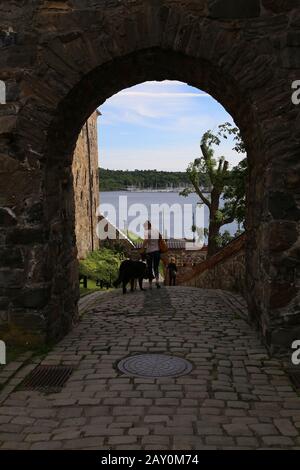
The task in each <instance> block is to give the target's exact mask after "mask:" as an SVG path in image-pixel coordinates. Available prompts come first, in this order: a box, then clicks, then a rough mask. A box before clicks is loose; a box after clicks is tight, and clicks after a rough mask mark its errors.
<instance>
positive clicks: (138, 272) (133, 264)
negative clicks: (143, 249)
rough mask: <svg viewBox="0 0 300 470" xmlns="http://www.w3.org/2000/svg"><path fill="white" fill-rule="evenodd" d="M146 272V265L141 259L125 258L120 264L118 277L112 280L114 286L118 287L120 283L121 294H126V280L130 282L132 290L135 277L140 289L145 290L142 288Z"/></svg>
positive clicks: (132, 289)
mask: <svg viewBox="0 0 300 470" xmlns="http://www.w3.org/2000/svg"><path fill="white" fill-rule="evenodd" d="M146 273H147V266H146V265H145V263H143V262H142V261H132V260H125V261H123V263H122V264H121V266H120V270H119V277H118V279H117V280H116V281H115V282H114V286H115V287H118V286H119V285H120V284H121V283H122V286H123V294H126V292H127V289H126V286H127V284H128V282H130V285H131V292H133V291H134V284H135V279H138V281H139V286H140V289H141V290H145V289H143V279H144V278H145V276H146Z"/></svg>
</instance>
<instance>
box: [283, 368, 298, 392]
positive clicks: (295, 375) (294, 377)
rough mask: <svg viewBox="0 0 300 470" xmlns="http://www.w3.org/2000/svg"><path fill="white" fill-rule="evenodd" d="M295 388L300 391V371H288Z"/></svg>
mask: <svg viewBox="0 0 300 470" xmlns="http://www.w3.org/2000/svg"><path fill="white" fill-rule="evenodd" d="M286 372H287V374H288V376H289V378H290V381H291V382H292V384H293V385H294V387H295V388H296V389H298V390H300V370H299V369H297V370H296V369H289V370H287V371H286Z"/></svg>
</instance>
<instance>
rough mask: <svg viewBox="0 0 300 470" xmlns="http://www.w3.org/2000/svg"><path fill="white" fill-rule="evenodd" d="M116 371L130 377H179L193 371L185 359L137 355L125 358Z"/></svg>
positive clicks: (156, 355)
mask: <svg viewBox="0 0 300 470" xmlns="http://www.w3.org/2000/svg"><path fill="white" fill-rule="evenodd" d="M118 369H119V370H120V371H121V372H123V373H124V374H126V375H129V376H131V377H151V378H160V377H179V376H181V375H186V374H189V373H190V372H191V370H192V369H193V366H192V364H191V363H190V362H189V361H187V360H186V359H182V358H181V357H175V356H165V355H163V354H139V355H136V356H130V357H126V358H125V359H122V360H121V361H120V362H119V364H118Z"/></svg>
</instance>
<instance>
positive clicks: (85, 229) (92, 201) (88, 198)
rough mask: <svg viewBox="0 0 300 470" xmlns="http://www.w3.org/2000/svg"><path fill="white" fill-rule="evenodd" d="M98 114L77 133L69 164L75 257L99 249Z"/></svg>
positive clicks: (81, 256)
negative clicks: (71, 173) (70, 170)
mask: <svg viewBox="0 0 300 470" xmlns="http://www.w3.org/2000/svg"><path fill="white" fill-rule="evenodd" d="M98 115H99V113H98V111H96V112H95V113H93V114H92V116H91V117H90V118H89V120H88V121H87V122H86V123H85V124H84V126H83V128H82V129H81V132H80V134H79V137H78V140H77V144H76V148H75V152H74V157H73V164H72V172H73V181H74V201H75V234H76V245H77V251H78V258H79V259H84V258H85V257H86V255H87V254H88V253H89V252H90V251H93V250H95V249H97V248H99V240H98V238H97V234H96V228H97V216H96V211H97V208H98V205H99V172H98V167H99V164H98V141H97V118H98Z"/></svg>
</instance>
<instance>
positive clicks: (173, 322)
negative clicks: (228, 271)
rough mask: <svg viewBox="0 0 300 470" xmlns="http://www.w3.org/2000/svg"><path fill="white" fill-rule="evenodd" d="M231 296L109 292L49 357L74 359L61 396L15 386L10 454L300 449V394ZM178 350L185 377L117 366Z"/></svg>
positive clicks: (6, 440) (9, 402) (3, 416)
mask: <svg viewBox="0 0 300 470" xmlns="http://www.w3.org/2000/svg"><path fill="white" fill-rule="evenodd" d="M228 299H229V297H228V296H227V295H225V294H223V293H222V292H221V291H208V290H200V289H193V288H183V287H178V288H163V289H161V290H156V289H155V290H153V291H152V292H150V291H146V292H145V293H142V292H135V293H133V294H128V295H127V296H123V295H122V294H121V293H119V292H117V293H108V294H106V295H103V296H102V297H101V299H99V303H98V304H96V305H94V306H93V307H91V310H90V311H89V312H88V313H86V314H85V316H84V318H83V320H82V321H81V322H80V324H79V325H78V326H77V327H76V328H75V329H74V330H73V332H71V333H70V334H69V335H68V336H67V337H66V338H65V339H64V340H63V341H61V342H60V343H59V344H58V345H57V346H56V347H55V348H54V349H53V351H52V352H51V353H49V354H48V355H47V357H46V359H45V360H44V361H43V364H53V365H57V364H65V365H73V366H75V371H74V372H73V374H72V375H71V377H70V378H69V380H68V382H67V384H66V385H65V387H64V388H63V390H62V391H61V392H60V393H56V394H49V395H43V394H41V393H39V392H32V391H30V392H28V391H21V390H17V391H14V392H13V393H11V394H10V396H9V397H8V398H7V399H6V401H5V402H4V403H2V405H1V407H0V448H1V449H164V450H171V449H176V450H179V449H181V450H182V449H225V448H226V449H227V448H249V449H254V448H284V449H286V448H292V447H294V448H297V447H298V448H300V397H299V396H298V395H297V394H296V392H295V391H294V390H293V388H292V386H291V384H290V382H289V379H288V377H287V376H286V375H285V372H284V371H283V369H282V366H281V364H280V362H279V361H277V360H270V359H268V356H267V354H266V350H265V348H264V347H263V346H262V345H261V343H260V340H259V339H258V337H257V335H256V332H255V331H253V330H252V329H251V328H250V327H249V326H248V325H247V323H246V322H245V321H244V320H243V319H242V318H241V317H240V316H239V309H238V308H235V307H234V305H235V304H234V303H233V304H231V303H229V302H228ZM141 352H152V353H169V354H171V355H177V356H180V357H184V358H186V359H188V360H190V361H191V362H192V363H193V365H194V368H193V370H192V372H191V373H190V374H189V375H186V376H183V377H180V378H164V379H142V378H129V377H126V376H124V375H122V374H121V373H120V372H118V371H117V369H116V363H117V362H118V361H119V360H120V359H122V358H124V357H126V356H128V355H132V354H134V353H141Z"/></svg>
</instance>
